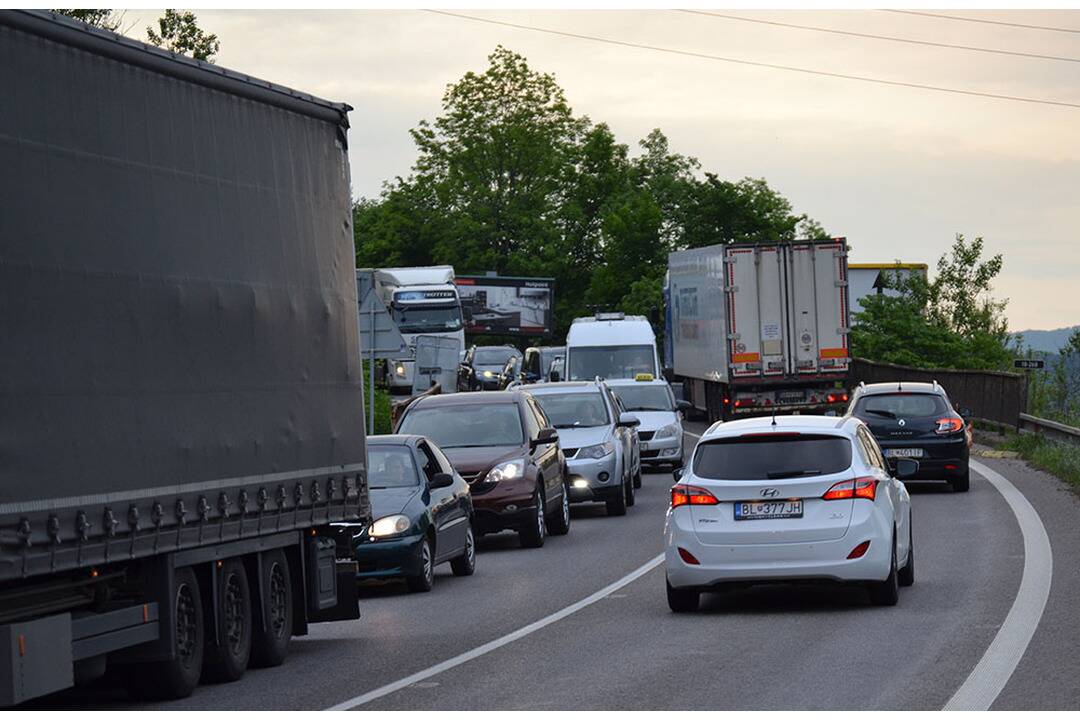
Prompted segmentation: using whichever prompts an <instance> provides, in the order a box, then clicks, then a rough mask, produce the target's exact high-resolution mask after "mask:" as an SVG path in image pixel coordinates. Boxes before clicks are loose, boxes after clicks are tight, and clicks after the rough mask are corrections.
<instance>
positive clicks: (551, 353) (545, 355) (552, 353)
mask: <svg viewBox="0 0 1080 720" xmlns="http://www.w3.org/2000/svg"><path fill="white" fill-rule="evenodd" d="M564 352H566V351H565V350H564V349H563V348H558V349H552V350H541V351H540V375H541V376H543V377H547V375H548V373H549V372H551V363H553V362H555V358H557V357H561V356H562V354H563V353H564Z"/></svg>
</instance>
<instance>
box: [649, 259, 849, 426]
mask: <svg viewBox="0 0 1080 720" xmlns="http://www.w3.org/2000/svg"><path fill="white" fill-rule="evenodd" d="M667 285H668V287H667V302H668V312H666V313H665V316H666V319H667V337H668V338H669V341H670V343H671V351H672V352H671V354H672V361H673V362H672V364H673V367H672V370H673V374H674V377H673V378H672V379H673V380H675V381H680V380H681V381H682V383H683V393H684V398H685V399H686V400H688V401H690V402H691V403H692V404H693V405H694V407H695V408H697V409H699V410H701V411H703V412H705V413H706V414H707V415H708V417H709V420H710V421H713V420H726V419H730V418H734V417H739V416H748V415H760V414H764V413H771V412H773V411H774V410H775V409H777V408H779V409H780V410H781V411H782V412H792V411H799V412H803V411H808V412H826V411H829V410H836V411H838V412H839V411H842V409H843V407H844V406H845V404H846V403H847V401H848V394H847V390H846V389H845V383H846V382H847V379H848V365H849V361H850V351H849V347H848V331H849V327H850V322H849V310H848V305H849V300H848V277H847V242H846V240H845V239H844V238H834V239H830V240H802V241H795V242H791V243H777V244H769V245H713V246H709V247H703V248H693V249H690V250H682V251H678V252H673V253H671V254H670V255H669V256H668V279H667Z"/></svg>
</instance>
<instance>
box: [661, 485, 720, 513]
mask: <svg viewBox="0 0 1080 720" xmlns="http://www.w3.org/2000/svg"><path fill="white" fill-rule="evenodd" d="M719 504H720V501H719V500H717V499H716V496H715V495H713V494H712V493H711V492H709V491H708V490H706V489H705V488H699V487H695V486H694V485H679V484H676V485H672V486H671V507H673V508H675V507H679V506H680V505H719Z"/></svg>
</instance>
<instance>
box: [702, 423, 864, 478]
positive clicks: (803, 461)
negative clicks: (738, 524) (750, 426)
mask: <svg viewBox="0 0 1080 720" xmlns="http://www.w3.org/2000/svg"><path fill="white" fill-rule="evenodd" d="M849 467H851V441H849V440H848V439H847V438H846V437H839V436H836V435H800V434H793V435H789V436H786V437H776V436H768V435H766V436H764V437H751V438H747V437H737V438H731V439H729V440H718V441H717V440H714V441H710V442H703V443H701V444H700V445H698V448H697V450H696V451H694V475H697V476H698V477H700V478H706V479H708V480H779V479H781V478H793V477H812V476H814V475H831V474H832V473H838V472H842V471H844V470H847V469H848V468H849Z"/></svg>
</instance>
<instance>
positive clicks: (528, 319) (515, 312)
mask: <svg viewBox="0 0 1080 720" xmlns="http://www.w3.org/2000/svg"><path fill="white" fill-rule="evenodd" d="M455 282H456V283H457V288H458V295H459V296H460V297H461V314H462V316H463V318H464V321H465V332H467V333H469V334H490V335H550V334H551V329H552V309H553V307H554V304H555V280H554V278H524V277H500V276H497V275H459V276H458V277H457V280H456V281H455Z"/></svg>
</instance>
